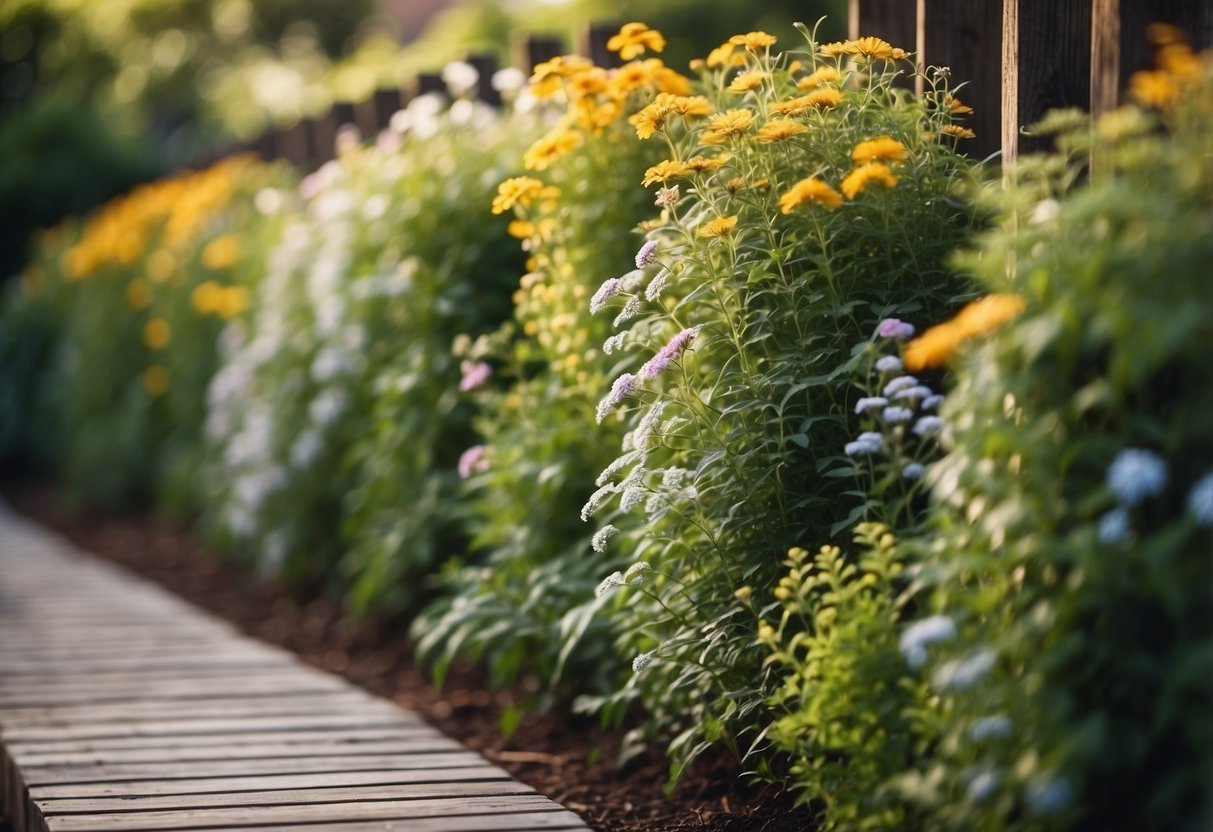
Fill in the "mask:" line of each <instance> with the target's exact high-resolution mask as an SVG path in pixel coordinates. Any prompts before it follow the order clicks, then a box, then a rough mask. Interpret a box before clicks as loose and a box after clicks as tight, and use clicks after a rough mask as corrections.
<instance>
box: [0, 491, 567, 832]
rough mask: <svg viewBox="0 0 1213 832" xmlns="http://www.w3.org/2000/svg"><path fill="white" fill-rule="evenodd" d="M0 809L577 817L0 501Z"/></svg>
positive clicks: (426, 823)
mask: <svg viewBox="0 0 1213 832" xmlns="http://www.w3.org/2000/svg"><path fill="white" fill-rule="evenodd" d="M0 816H4V817H7V818H8V819H9V821H10V823H11V824H12V828H13V830H14V832H35V830H36V831H37V832H53V831H55V830H63V832H68V831H69V830H92V831H93V832H102V830H108V831H109V832H116V830H186V829H257V830H261V831H262V832H270V831H271V830H286V829H299V830H319V829H326V830H328V829H331V830H337V832H355V831H356V830H372V829H374V830H394V829H400V830H403V829H407V830H410V832H431V830H432V832H439V830H441V832H458V831H459V830H466V832H481V831H482V830H483V831H484V832H488V830H494V832H507V830H508V831H509V832H522V830H586V829H587V827H586V826H585V825H584V824H583V823H582V821H581V820H580V819H579V818H578V817H577V816H576V815H574V814H572V813H571V812H569V811H567V810H565V809H563V808H562V807H560V806H559V805H558V804H556V803H554V802H552V801H551V800H549V799H547V798H546V797H544V796H542V795H540V794H538V793H537V792H535V791H534V790H533V789H531V788H529V787H528V786H525V785H522V784H521V783H518V782H517V781H515V780H513V779H512V778H511V777H510V776H509V775H508V774H507V773H506V772H505V771H503V770H501V769H500V768H497V767H495V766H492V765H490V764H489V763H487V762H486V761H485V760H484V759H483V758H481V757H480V756H478V755H477V754H475V753H473V752H471V751H468V750H466V749H464V748H463V747H461V746H460V745H459V744H458V743H456V742H455V741H453V740H451V739H448V738H447V737H445V736H443V735H442V734H440V733H439V732H438V731H436V730H435V729H434V728H432V727H430V726H429V725H427V724H426V723H424V722H422V721H421V720H420V719H419V718H417V717H416V716H414V715H413V714H411V713H409V712H407V711H404V710H402V709H401V708H399V707H398V706H396V705H394V704H392V703H390V702H387V701H385V700H381V699H377V698H375V697H373V696H371V695H370V694H367V693H365V692H362V691H360V690H358V689H357V688H355V687H353V686H351V685H350V684H349V683H347V682H345V681H344V680H341V679H339V678H337V677H334V676H332V675H329V674H327V673H324V672H323V671H320V670H317V669H314V668H311V667H308V666H306V665H304V664H302V663H301V662H300V661H299V660H298V659H296V658H295V657H294V656H293V655H291V654H289V653H287V652H285V651H283V650H280V649H278V648H274V647H270V646H268V645H265V644H262V643H260V642H257V641H255V640H253V639H250V638H247V637H245V636H242V635H240V634H239V633H238V632H236V631H235V630H234V629H233V628H232V627H231V626H229V625H228V624H226V623H224V622H221V621H219V620H218V619H216V618H213V617H211V616H209V615H208V614H206V613H204V612H201V611H199V610H198V609H196V608H194V607H192V606H190V605H188V604H187V603H185V602H183V601H181V600H179V599H177V598H176V597H174V596H171V595H169V594H168V593H167V592H165V591H164V590H162V589H160V588H159V587H157V586H154V585H152V584H150V583H147V582H146V581H144V580H142V579H140V578H137V577H134V576H132V575H130V574H128V573H126V572H124V571H122V570H120V569H118V568H116V567H114V566H112V565H110V564H108V563H104V562H102V561H100V560H97V559H94V558H92V557H90V556H89V555H88V554H87V553H85V552H82V551H80V550H78V549H75V548H73V547H72V546H71V544H69V543H67V542H65V541H63V540H61V539H59V538H56V537H54V536H53V535H51V534H49V533H48V532H46V531H44V530H42V529H41V528H39V527H37V526H34V525H32V524H30V523H28V522H26V521H24V520H22V519H20V518H18V517H17V516H15V515H14V514H12V513H11V512H10V511H9V510H8V508H7V507H6V506H4V505H3V503H0Z"/></svg>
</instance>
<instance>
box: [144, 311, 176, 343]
mask: <svg viewBox="0 0 1213 832" xmlns="http://www.w3.org/2000/svg"><path fill="white" fill-rule="evenodd" d="M171 336H172V330H170V329H169V326H168V321H166V320H164V318H152V319H151V320H150V321H148V322H147V323H146V324H145V325H144V327H143V342H144V343H145V344H147V345H148V346H149V347H151V348H152V349H154V350H162V349H164V348H165V347H167V346H168V342H169V340H170V338H171Z"/></svg>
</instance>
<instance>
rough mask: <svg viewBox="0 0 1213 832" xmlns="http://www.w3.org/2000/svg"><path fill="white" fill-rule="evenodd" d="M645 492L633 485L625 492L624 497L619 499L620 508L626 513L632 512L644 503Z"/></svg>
mask: <svg viewBox="0 0 1213 832" xmlns="http://www.w3.org/2000/svg"><path fill="white" fill-rule="evenodd" d="M644 498H645V490H644V489H643V488H641V487H640V486H637V485H633V486H630V487H629V488H625V489H624V490H623V496H622V497H620V498H619V507H620V508H621V509H623V510H624V511H631V510H632V509H634V508H636V506H638V505H640V504H641V503H643V502H644Z"/></svg>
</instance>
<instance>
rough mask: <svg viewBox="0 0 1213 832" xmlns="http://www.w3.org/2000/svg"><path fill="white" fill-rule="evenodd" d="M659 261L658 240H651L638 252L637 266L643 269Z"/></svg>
mask: <svg viewBox="0 0 1213 832" xmlns="http://www.w3.org/2000/svg"><path fill="white" fill-rule="evenodd" d="M656 262H657V241H656V240H649V241H648V242H647V243H645V244H644V245H642V246H641V247H640V251H638V252H636V268H638V269H643V268H644V267H645V266H651V265H653V264H654V263H656Z"/></svg>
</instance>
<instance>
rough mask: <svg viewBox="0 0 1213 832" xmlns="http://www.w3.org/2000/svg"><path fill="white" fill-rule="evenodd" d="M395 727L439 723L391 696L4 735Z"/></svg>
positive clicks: (61, 738)
mask: <svg viewBox="0 0 1213 832" xmlns="http://www.w3.org/2000/svg"><path fill="white" fill-rule="evenodd" d="M371 728H376V729H389V728H390V729H393V730H399V731H404V730H413V731H429V732H433V731H434V729H433V728H431V727H430V726H428V725H426V724H425V723H424V722H422V721H421V720H419V719H417V718H416V717H414V716H412V715H411V714H406V713H403V712H402V711H401V710H400V709H399V708H394V707H392V706H391V705H390V704H389V703H387V702H381V701H380V702H368V703H366V704H364V705H362V706H360V707H359V708H357V709H356V710H348V711H337V712H331V713H321V714H306V715H303V716H281V715H278V714H269V715H256V716H245V717H232V716H220V717H209V718H200V719H177V718H173V719H164V718H163V717H162V716H153V717H151V718H148V719H143V720H139V719H129V720H126V721H123V722H121V723H118V724H116V725H115V724H114V723H100V724H95V723H92V722H89V721H87V720H85V721H78V722H74V723H71V724H69V725H62V724H60V725H45V724H36V725H32V726H16V727H13V726H9V725H7V723H6V725H5V729H4V741H5V742H6V743H8V744H13V743H19V744H23V745H24V744H29V743H39V742H65V741H84V740H106V739H136V738H140V737H190V736H213V735H229V734H234V733H242V734H248V733H256V734H273V733H278V732H282V731H299V730H308V731H322V730H324V731H337V730H350V729H371Z"/></svg>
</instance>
